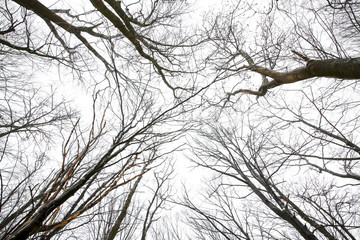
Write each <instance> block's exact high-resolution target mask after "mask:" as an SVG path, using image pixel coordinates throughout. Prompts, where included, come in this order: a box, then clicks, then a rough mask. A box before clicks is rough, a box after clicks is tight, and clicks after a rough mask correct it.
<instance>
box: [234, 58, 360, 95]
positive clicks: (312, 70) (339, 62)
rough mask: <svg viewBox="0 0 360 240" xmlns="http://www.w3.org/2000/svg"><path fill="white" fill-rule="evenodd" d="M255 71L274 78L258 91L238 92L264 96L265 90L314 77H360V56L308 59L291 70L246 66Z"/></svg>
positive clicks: (242, 90)
mask: <svg viewBox="0 0 360 240" xmlns="http://www.w3.org/2000/svg"><path fill="white" fill-rule="evenodd" d="M244 68H247V69H249V70H251V71H253V72H257V73H260V74H261V75H263V76H266V77H270V78H272V79H273V80H272V81H270V82H268V83H265V84H263V85H261V86H260V88H259V90H258V91H252V90H248V89H240V90H238V91H236V92H237V93H240V92H243V93H248V94H253V95H257V96H263V95H265V94H264V93H266V91H265V90H268V89H270V88H274V87H277V86H280V85H282V84H289V83H294V82H299V81H302V80H306V79H310V78H313V77H327V78H340V79H360V58H347V59H342V58H341V59H327V60H308V61H307V64H306V66H304V67H300V68H296V69H294V70H292V71H289V72H278V71H274V70H272V69H269V68H264V67H260V66H256V65H253V66H244Z"/></svg>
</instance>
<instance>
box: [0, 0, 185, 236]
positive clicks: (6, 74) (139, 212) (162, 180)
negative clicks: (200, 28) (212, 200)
mask: <svg viewBox="0 0 360 240" xmlns="http://www.w3.org/2000/svg"><path fill="white" fill-rule="evenodd" d="M89 4H90V5H89V6H90V8H91V9H90V10H84V12H81V13H76V10H73V9H72V10H69V9H65V8H64V9H63V8H61V9H60V8H57V9H51V7H48V6H46V4H43V3H41V2H40V1H37V0H34V1H3V2H2V3H1V19H2V25H1V29H0V56H1V58H2V62H3V63H4V65H3V66H2V69H1V70H2V75H1V78H0V81H1V86H0V90H1V94H2V95H4V99H2V100H1V102H0V104H1V105H0V107H1V115H0V141H1V148H0V150H1V172H0V179H1V181H0V190H1V194H0V212H1V217H0V238H1V239H27V238H39V239H52V238H68V237H70V236H77V237H79V236H82V237H84V236H90V235H91V234H92V238H93V239H109V240H110V239H115V238H116V237H118V236H119V235H120V236H122V235H124V236H125V235H126V237H128V238H133V239H134V238H139V239H145V238H146V237H147V236H148V234H149V232H150V231H151V227H152V224H153V222H154V221H156V218H157V214H158V212H159V211H160V210H161V209H162V208H163V205H164V203H165V200H166V199H167V198H168V197H169V196H170V194H171V191H170V189H169V187H168V181H169V179H170V178H171V176H172V171H173V169H172V165H171V158H170V157H168V156H170V155H171V154H172V153H173V152H174V151H175V150H176V147H174V145H172V146H170V147H168V148H167V147H166V146H167V144H169V143H174V142H176V140H177V139H178V138H179V137H180V136H181V134H182V133H183V132H184V131H185V128H183V127H181V126H179V127H172V128H170V127H169V126H168V125H167V124H168V123H169V122H172V121H175V119H176V118H177V117H178V115H179V111H180V110H179V109H180V107H181V106H182V105H183V104H184V102H186V101H188V100H189V99H190V98H187V99H185V100H184V101H178V102H177V103H172V102H171V101H170V102H166V103H165V104H164V105H162V104H160V103H158V102H156V101H155V97H156V96H155V95H154V94H153V91H154V86H156V87H158V86H157V84H156V81H157V80H156V78H159V79H161V80H162V82H163V83H165V85H166V86H167V87H168V88H170V89H171V90H173V91H175V90H176V89H177V88H178V87H174V86H172V84H170V83H169V82H168V80H167V76H166V74H167V73H170V75H171V74H173V73H174V72H176V73H177V74H181V73H182V72H185V70H184V69H186V66H182V64H181V63H182V61H185V60H184V59H183V58H180V57H179V56H180V55H182V52H179V51H176V49H177V48H179V47H182V48H183V49H184V46H183V44H184V43H185V42H188V41H189V42H191V41H192V40H191V38H190V37H189V38H187V37H186V38H180V37H177V38H172V36H171V34H168V33H166V32H165V28H164V26H166V28H168V27H170V26H171V25H173V29H175V25H174V22H173V21H175V20H176V19H177V17H178V16H179V15H180V14H181V13H182V11H181V9H182V7H183V6H184V5H183V4H173V5H171V6H170V5H169V4H168V3H165V2H164V1H153V2H151V3H150V2H148V1H144V2H138V3H137V4H135V6H134V4H131V3H130V4H128V5H126V4H125V3H124V2H123V1H113V0H110V1H105V2H103V1H98V0H95V1H90V2H89ZM89 6H85V8H87V7H89ZM74 11H75V13H74ZM44 23H45V24H44ZM177 27H179V26H177ZM114 30H115V31H114ZM158 32H164V34H165V35H166V36H167V38H164V37H163V35H161V34H158ZM190 40H191V41H190ZM187 47H190V45H187ZM184 51H185V50H184ZM54 62H55V63H60V65H61V66H62V67H65V68H67V69H69V70H70V71H72V72H75V73H77V74H78V75H76V76H77V77H80V78H86V77H88V76H91V74H92V73H93V70H94V69H96V70H99V69H102V68H101V67H99V66H98V65H97V64H96V63H97V62H100V63H101V64H102V65H103V66H105V67H104V69H105V70H104V71H103V72H100V73H95V75H96V78H97V77H98V74H100V75H101V74H104V78H105V79H107V80H111V81H112V82H111V83H110V84H108V85H106V86H104V85H101V84H102V83H101V82H100V81H99V82H96V85H95V87H94V86H93V85H90V86H86V87H88V91H89V92H91V91H93V95H92V102H89V104H90V105H92V110H91V111H90V113H89V112H86V113H85V114H86V115H85V116H82V115H81V114H84V112H77V111H75V110H73V107H72V106H71V105H70V104H71V103H70V102H66V101H59V100H58V99H59V97H58V96H57V95H56V93H54V92H50V93H49V92H46V90H44V89H41V88H40V87H36V84H35V83H34V84H32V83H31V81H30V80H31V73H30V74H28V75H27V74H24V73H25V72H27V71H33V72H36V71H37V70H38V69H37V68H36V65H37V64H38V63H42V64H44V63H45V64H52V63H54ZM124 62H126V64H129V63H131V64H133V66H130V67H129V66H128V67H126V66H124V65H123V64H124ZM128 62H129V63H128ZM28 63H30V64H29V65H30V67H34V68H33V69H31V70H29V65H27V64H28ZM147 64H150V65H151V66H153V68H154V70H155V71H153V70H151V68H150V70H149V72H150V73H147V72H145V69H144V65H147ZM135 66H137V67H139V68H140V70H141V71H140V70H139V71H138V74H137V75H136V76H135V78H139V79H136V82H135V81H132V79H131V78H133V77H134V74H133V73H134V72H135V71H134V69H136V67H135ZM119 69H122V70H124V72H130V73H131V74H130V75H132V76H131V77H130V76H127V75H126V74H124V73H123V72H121V71H120V70H119ZM129 69H130V70H129ZM152 73H155V74H152ZM60 74H61V73H60ZM144 76H150V77H149V79H145V80H144ZM35 77H36V76H35ZM35 80H36V79H35ZM77 80H82V79H79V78H78V79H77ZM85 80H86V81H84V83H86V82H91V81H89V79H85ZM113 83H115V84H113ZM160 88H161V87H160ZM145 190H146V191H145ZM141 191H145V192H146V194H141ZM140 198H142V200H141V201H140V200H139V199H140ZM132 214H133V215H132ZM92 227H93V228H92ZM89 238H90V237H89Z"/></svg>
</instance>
